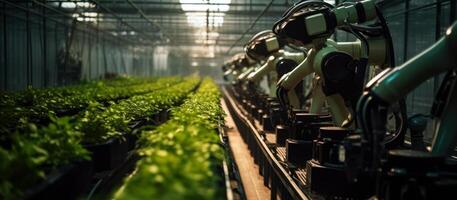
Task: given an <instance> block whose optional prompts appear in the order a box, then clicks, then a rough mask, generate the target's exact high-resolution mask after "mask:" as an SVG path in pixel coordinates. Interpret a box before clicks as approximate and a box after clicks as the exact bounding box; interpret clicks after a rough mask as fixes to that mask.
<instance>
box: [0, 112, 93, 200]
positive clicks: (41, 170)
mask: <svg viewBox="0 0 457 200" xmlns="http://www.w3.org/2000/svg"><path fill="white" fill-rule="evenodd" d="M52 120H53V123H51V124H50V125H49V126H47V127H44V128H41V129H38V128H37V127H36V126H35V125H34V124H28V126H27V128H26V129H25V130H26V132H23V133H21V134H19V133H14V134H12V135H11V136H10V138H9V141H10V142H11V146H10V147H9V148H8V149H6V148H3V147H0V160H1V162H0V174H1V176H0V199H20V198H21V196H22V194H23V192H24V190H26V189H28V188H30V187H31V186H33V185H34V184H36V183H37V182H38V181H40V180H43V179H44V178H45V174H46V172H49V171H51V170H53V169H55V168H56V167H59V166H63V165H66V164H69V163H71V162H72V161H76V160H83V159H89V152H88V151H87V150H85V149H84V148H83V147H82V146H81V144H80V143H81V140H82V136H83V134H82V133H81V132H78V131H76V130H74V128H73V127H72V125H71V123H70V118H68V117H64V118H60V119H55V118H52Z"/></svg>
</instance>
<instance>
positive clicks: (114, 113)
mask: <svg viewBox="0 0 457 200" xmlns="http://www.w3.org/2000/svg"><path fill="white" fill-rule="evenodd" d="M198 82H199V80H198V79H195V78H189V79H186V80H184V81H183V82H182V83H179V84H176V85H173V86H171V87H168V88H167V89H166V90H157V91H154V92H151V93H147V94H144V95H137V96H134V97H131V98H128V99H125V100H121V101H119V102H118V103H112V104H111V105H110V106H108V107H103V106H102V105H100V104H97V103H93V104H91V106H89V108H88V109H87V110H86V111H84V112H82V113H81V114H80V116H79V117H78V120H77V125H76V127H77V129H78V130H80V131H81V132H84V133H85V134H86V135H85V137H84V141H85V142H87V143H98V142H103V141H106V140H107V139H109V138H111V137H116V136H120V135H121V133H122V132H129V131H130V127H129V125H130V124H131V123H132V122H134V121H135V120H142V119H145V120H148V119H149V118H151V117H152V116H153V115H154V114H157V113H158V112H159V111H160V110H162V109H168V108H170V107H172V106H173V105H175V104H176V103H178V102H179V101H180V100H182V99H184V98H185V97H186V96H187V94H188V93H189V92H191V90H192V89H193V88H194V87H195V86H196V85H197V83H198Z"/></svg>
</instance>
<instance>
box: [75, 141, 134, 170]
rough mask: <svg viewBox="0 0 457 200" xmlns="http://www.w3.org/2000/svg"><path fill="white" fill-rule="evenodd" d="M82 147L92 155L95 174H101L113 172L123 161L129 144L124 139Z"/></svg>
mask: <svg viewBox="0 0 457 200" xmlns="http://www.w3.org/2000/svg"><path fill="white" fill-rule="evenodd" d="M124 136H125V135H124ZM84 147H85V148H86V149H87V150H89V151H90V152H91V153H92V161H93V163H94V170H95V172H101V171H108V170H113V169H114V168H116V167H117V166H119V165H120V164H121V163H122V162H123V161H124V160H125V158H126V157H127V152H128V149H129V142H128V140H127V139H125V138H111V139H110V140H108V141H106V142H104V143H100V144H89V145H84Z"/></svg>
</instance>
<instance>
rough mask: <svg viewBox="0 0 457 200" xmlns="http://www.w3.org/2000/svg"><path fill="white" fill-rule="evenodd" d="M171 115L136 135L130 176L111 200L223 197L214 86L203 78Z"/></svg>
mask: <svg viewBox="0 0 457 200" xmlns="http://www.w3.org/2000/svg"><path fill="white" fill-rule="evenodd" d="M171 115H172V116H171V119H170V120H168V121H167V122H165V123H164V124H162V125H160V126H158V127H157V128H156V129H154V130H145V131H143V132H142V133H141V136H140V138H139V140H138V146H139V149H138V154H139V156H140V158H141V159H140V160H139V161H138V163H137V166H136V170H135V174H133V175H132V176H130V177H129V178H127V179H126V180H125V182H124V185H123V186H122V187H121V188H122V189H120V190H118V191H117V192H116V193H115V195H114V199H224V198H225V197H224V191H225V190H224V189H223V187H221V186H220V181H221V180H222V176H220V174H218V169H219V168H220V166H221V164H222V160H223V159H224V151H223V147H222V146H221V142H220V138H219V135H218V132H217V130H218V129H217V127H218V125H219V122H220V120H221V119H223V116H224V114H223V111H222V108H221V106H220V93H219V91H218V88H217V86H216V85H215V84H214V83H213V82H212V81H211V80H209V79H205V80H204V81H203V82H202V84H201V86H200V87H199V89H198V90H197V91H196V92H195V94H193V95H191V96H190V97H189V98H187V99H186V100H185V102H184V103H183V104H182V105H181V106H179V107H176V108H173V109H172V111H171Z"/></svg>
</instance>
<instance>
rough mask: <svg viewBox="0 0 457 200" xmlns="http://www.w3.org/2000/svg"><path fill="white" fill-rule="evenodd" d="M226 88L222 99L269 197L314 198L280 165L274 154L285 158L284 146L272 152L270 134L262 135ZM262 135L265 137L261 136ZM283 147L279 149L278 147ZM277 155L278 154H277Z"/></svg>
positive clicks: (259, 128) (253, 120)
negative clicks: (252, 159)
mask: <svg viewBox="0 0 457 200" xmlns="http://www.w3.org/2000/svg"><path fill="white" fill-rule="evenodd" d="M228 90H230V89H229V88H223V92H224V99H225V101H226V102H227V105H228V107H229V110H230V112H231V114H232V117H233V118H234V121H235V123H236V125H237V127H238V129H239V130H240V133H241V134H242V137H243V140H244V141H245V142H246V143H247V144H248V147H249V149H250V150H251V154H252V156H253V157H254V160H255V163H256V164H257V165H258V166H259V173H260V174H261V175H263V177H264V184H265V186H268V187H270V189H271V196H270V197H271V198H270V199H277V197H279V198H280V199H283V200H288V199H310V197H312V199H315V198H314V196H310V194H306V193H305V190H304V188H302V187H300V184H299V183H298V182H299V181H300V179H297V178H295V177H294V175H293V173H292V172H291V171H290V170H289V169H287V167H285V166H284V161H283V160H282V159H278V157H281V156H282V157H283V158H285V149H284V147H280V148H278V149H279V151H280V153H279V154H276V151H275V149H274V148H276V147H275V146H274V145H271V143H274V141H275V138H274V137H272V136H271V133H266V134H263V133H262V132H261V131H259V130H261V126H260V123H259V122H258V121H257V120H255V119H254V118H252V117H250V116H249V115H248V114H247V112H246V111H245V110H244V109H243V108H242V107H241V106H240V105H239V104H238V102H237V100H236V99H235V97H234V95H233V93H232V92H231V91H228ZM265 135H266V137H265ZM282 149H283V150H282ZM278 155H280V156H278Z"/></svg>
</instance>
